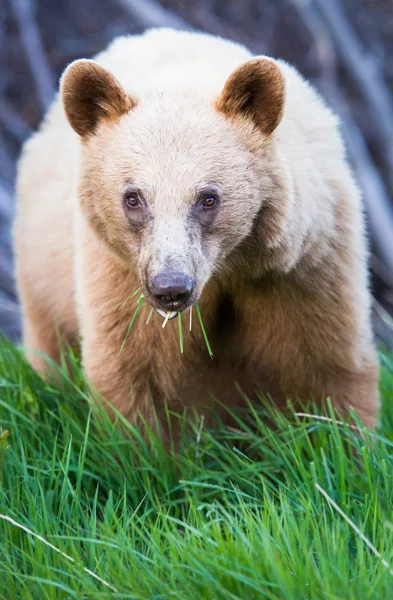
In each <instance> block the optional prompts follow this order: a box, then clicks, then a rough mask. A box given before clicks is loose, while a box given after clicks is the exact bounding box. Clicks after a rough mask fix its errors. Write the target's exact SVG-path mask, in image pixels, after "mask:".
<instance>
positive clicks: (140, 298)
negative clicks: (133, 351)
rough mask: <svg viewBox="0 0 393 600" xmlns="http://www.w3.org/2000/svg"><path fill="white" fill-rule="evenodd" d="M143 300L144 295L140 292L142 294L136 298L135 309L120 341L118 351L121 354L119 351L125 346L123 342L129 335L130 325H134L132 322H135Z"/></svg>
mask: <svg viewBox="0 0 393 600" xmlns="http://www.w3.org/2000/svg"><path fill="white" fill-rule="evenodd" d="M143 300H144V295H143V294H142V295H141V296H140V297H139V299H138V304H137V305H136V309H135V312H134V315H133V317H132V319H131V323H130V324H129V326H128V329H127V333H126V337H125V338H124V340H123V343H122V345H121V348H120V352H119V354H121V353H122V352H123V348H124V346H125V343H126V341H127V338H128V336H129V333H130V331H131V329H132V326H133V325H134V323H135V320H136V318H137V316H138V313H139V311H140V309H141V306H142V303H143Z"/></svg>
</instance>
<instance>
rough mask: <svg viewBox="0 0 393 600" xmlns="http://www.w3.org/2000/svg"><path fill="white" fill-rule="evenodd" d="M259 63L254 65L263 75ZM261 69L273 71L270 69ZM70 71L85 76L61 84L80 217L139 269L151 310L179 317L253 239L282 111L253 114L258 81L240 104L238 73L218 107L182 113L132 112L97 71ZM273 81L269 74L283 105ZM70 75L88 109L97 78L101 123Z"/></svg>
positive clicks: (172, 102)
mask: <svg viewBox="0 0 393 600" xmlns="http://www.w3.org/2000/svg"><path fill="white" fill-rule="evenodd" d="M258 60H259V59H254V61H250V63H254V66H255V65H256V66H257V67H259V66H260V62H257V63H256V62H255V61H258ZM266 62H267V63H268V65H267V66H268V67H269V68H271V65H274V63H273V62H272V61H267V60H266ZM80 63H82V65H81V64H80ZM76 64H77V65H78V67H77V68H78V69H79V70H81V71H80V72H79V73H76V74H75V73H72V72H71V74H70V75H69V76H68V79H67V73H66V74H65V76H64V78H63V98H64V104H65V108H66V113H67V116H68V118H69V120H70V122H71V124H72V125H73V127H74V129H76V131H77V132H78V133H79V134H80V135H82V138H83V141H84V144H83V151H82V169H81V180H80V199H81V206H82V209H83V211H84V213H85V215H86V217H87V218H88V220H89V222H90V224H91V226H92V227H93V229H94V231H95V232H96V234H97V235H98V236H100V238H101V239H102V240H104V242H105V243H106V244H107V245H108V246H109V247H110V248H111V250H112V251H114V252H115V253H116V254H117V255H118V256H119V257H120V258H121V260H122V261H123V262H125V263H129V264H130V265H136V267H137V272H138V275H139V279H140V282H141V288H142V291H143V293H144V295H145V297H146V298H147V299H148V300H149V302H150V303H151V304H152V306H154V307H155V308H156V309H157V310H159V311H161V314H163V315H165V314H166V312H167V311H173V313H174V314H175V311H178V310H184V309H185V308H187V307H188V306H190V305H191V304H193V303H194V302H196V301H198V298H199V297H200V295H201V292H202V289H203V287H204V285H205V284H206V283H207V281H208V280H209V279H210V278H211V276H212V274H213V273H215V272H216V271H218V270H219V269H220V267H221V266H222V265H223V264H224V262H225V258H226V257H227V256H228V254H229V253H230V252H231V251H232V250H233V249H234V248H235V247H236V246H237V245H239V244H240V243H241V241H242V240H244V238H245V237H246V236H247V235H249V233H250V232H251V229H252V226H253V223H254V220H255V218H256V216H257V214H258V212H259V210H260V208H261V204H262V203H263V199H264V189H265V187H269V185H270V182H269V172H268V169H267V168H266V166H267V159H266V160H264V159H265V158H266V157H267V156H268V153H269V146H270V137H269V136H270V133H271V132H272V131H273V129H274V128H275V126H276V125H277V123H278V121H279V119H280V117H281V112H282V106H281V105H280V103H277V102H276V106H277V107H278V108H279V111H278V112H277V111H274V110H273V109H271V114H270V115H267V117H266V115H264V116H263V118H261V116H260V114H258V115H256V116H255V115H254V114H253V102H255V101H256V100H255V98H256V97H257V96H258V93H259V89H258V87H257V84H256V82H255V77H256V75H255V73H254V71H253V72H252V76H253V77H251V88H250V89H249V88H247V89H246V90H245V91H244V92H243V96H242V95H240V96H239V88H241V86H242V84H243V85H244V82H243V81H242V77H243V78H244V73H242V72H241V76H240V77H239V75H237V76H236V72H235V74H233V75H232V76H231V77H232V78H233V77H234V76H236V81H234V82H233V81H231V77H230V78H229V80H228V82H227V84H226V86H225V87H224V90H223V92H222V94H221V96H220V97H219V98H218V99H217V101H216V103H215V104H213V103H212V104H211V105H210V104H209V103H207V102H205V103H203V102H201V101H199V102H198V101H196V100H195V99H192V98H189V99H188V102H187V104H185V100H184V98H183V99H182V102H181V103H180V102H179V101H178V100H177V99H176V98H171V97H165V98H163V97H162V96H161V95H157V97H156V98H155V97H154V96H151V97H150V98H149V101H148V102H146V103H143V102H141V103H140V104H136V103H135V102H134V101H133V100H132V99H130V98H128V97H127V96H126V95H125V93H124V92H123V91H122V89H121V88H120V86H119V84H118V83H117V82H116V80H114V79H113V78H112V76H111V75H109V74H108V73H107V72H106V71H104V70H103V69H102V68H101V67H98V65H96V64H95V63H91V61H79V62H78V63H76ZM248 64H249V63H246V65H248ZM92 65H94V67H93V72H92V71H91V68H92ZM72 68H73V65H71V67H69V69H72ZM96 68H97V69H98V71H97V72H95V69H96ZM240 69H242V67H241V68H240ZM240 69H238V71H240ZM102 71H103V74H102ZM277 73H278V74H279V71H278V69H277V67H276V66H275V65H274V70H273V75H274V77H275V78H276V79H277V78H278V79H277V81H276V87H277V85H278V87H280V85H281V88H280V91H281V95H280V97H281V96H282V98H283V86H282V79H281V78H280V77H279V75H277ZM76 75H79V81H81V80H82V81H84V90H85V98H84V103H85V102H86V77H87V78H88V76H89V75H90V76H92V78H93V83H94V85H92V90H93V91H92V96H93V97H94V93H95V92H96V91H97V89H99V88H100V86H101V88H104V93H105V97H104V98H102V97H101V95H102V93H103V92H102V90H101V89H99V98H98V100H97V97H95V99H94V98H93V106H96V107H98V108H97V110H98V111H104V113H105V114H97V115H95V116H94V111H92V109H91V102H90V107H89V108H90V110H89V112H83V108H84V104H83V105H82V107H81V105H80V102H81V101H80V98H79V97H78V93H77V90H78V88H77V89H75V87H76V86H75V79H76V80H77V81H78V78H77V77H76ZM258 75H259V76H260V77H261V76H262V75H263V73H262V75H261V73H260V72H258ZM97 77H99V79H98V84H97ZM108 77H109V78H111V79H112V80H110V81H106V79H107V78H108ZM103 79H104V80H105V81H104V80H103ZM265 79H266V77H265ZM258 82H259V80H258ZM67 83H68V85H67ZM264 85H265V87H266V85H267V84H266V81H264ZM108 87H109V89H106V88H108ZM105 90H106V91H105ZM246 92H247V94H248V95H247V94H246ZM264 94H266V89H264ZM238 96H239V97H238ZM75 99H76V100H75ZM67 102H68V105H67ZM78 102H79V104H78ZM70 105H71V108H70ZM108 106H109V108H108ZM185 106H186V109H185ZM113 107H115V109H114V108H113ZM92 115H93V116H94V120H92ZM256 125H257V126H256ZM93 132H94V135H92V133H93ZM130 291H132V290H130Z"/></svg>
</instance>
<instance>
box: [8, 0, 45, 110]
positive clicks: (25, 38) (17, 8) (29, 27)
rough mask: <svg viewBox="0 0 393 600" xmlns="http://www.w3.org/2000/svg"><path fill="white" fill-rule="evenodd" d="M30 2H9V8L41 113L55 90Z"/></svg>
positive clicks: (27, 0)
mask: <svg viewBox="0 0 393 600" xmlns="http://www.w3.org/2000/svg"><path fill="white" fill-rule="evenodd" d="M32 2H33V0H11V6H12V9H13V11H14V15H15V18H16V19H17V21H18V24H19V29H20V34H21V38H22V44H23V46H24V49H25V53H26V58H27V61H28V63H29V67H30V70H31V73H32V75H33V78H34V81H35V84H36V86H37V93H38V97H39V100H40V103H41V106H42V109H43V111H46V110H47V108H48V106H49V104H50V102H51V101H52V98H53V96H54V93H55V89H54V86H53V82H52V74H51V70H50V68H49V65H48V62H47V60H46V56H45V52H44V48H43V45H42V41H41V36H40V32H39V29H38V27H37V24H36V22H35V20H34V14H33V12H34V11H33V7H32Z"/></svg>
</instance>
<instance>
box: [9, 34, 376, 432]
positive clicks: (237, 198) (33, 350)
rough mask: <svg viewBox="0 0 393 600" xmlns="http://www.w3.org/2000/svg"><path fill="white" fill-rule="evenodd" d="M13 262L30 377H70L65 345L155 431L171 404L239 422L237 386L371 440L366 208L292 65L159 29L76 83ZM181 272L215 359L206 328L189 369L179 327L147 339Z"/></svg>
mask: <svg viewBox="0 0 393 600" xmlns="http://www.w3.org/2000/svg"><path fill="white" fill-rule="evenodd" d="M97 63H98V64H97ZM61 100H62V102H63V104H62V102H61ZM65 113H66V114H65ZM70 125H71V126H70ZM78 134H79V136H78ZM127 186H128V187H129V186H131V188H132V190H134V189H135V186H137V190H138V191H137V192H135V194H136V195H137V202H138V208H137V210H136V211H133V210H132V209H131V210H129V209H127V208H125V205H124V194H125V193H127V194H128V193H129V192H125V191H124V190H125V189H128V188H127ZM211 189H213V192H211ZM206 190H207V191H206ZM133 193H134V192H132V194H133ZM209 193H210V194H214V197H216V196H217V198H218V199H219V204H218V206H215V207H214V209H213V210H212V211H210V212H209V211H207V210H205V209H204V208H201V207H202V205H201V204H200V201H199V198H200V197H203V195H204V194H205V195H206V194H209ZM132 194H131V195H132ZM201 194H202V196H201ZM142 197H143V202H142V201H140V198H142ZM217 202H218V200H217ZM203 206H204V205H203ZM15 249H16V266H17V281H18V286H19V292H20V298H21V303H22V310H23V331H24V346H25V347H26V350H27V351H28V356H29V359H30V361H31V363H32V365H33V366H34V367H35V368H36V369H37V370H40V371H45V369H46V368H47V363H46V361H45V359H44V357H43V356H42V353H44V354H47V355H49V356H50V357H51V358H52V359H54V360H59V337H58V333H59V334H60V337H61V338H63V339H66V340H72V339H74V338H78V337H79V336H81V340H82V358H83V364H84V368H85V371H86V373H87V376H88V378H89V380H90V381H91V382H92V383H93V384H94V386H95V387H96V388H97V389H98V390H99V391H100V392H101V393H102V394H103V395H104V396H105V397H106V398H107V399H108V400H109V401H110V402H111V403H112V404H113V405H114V406H115V407H116V408H117V409H118V410H120V411H121V412H122V413H123V414H124V415H125V416H126V417H127V418H129V419H131V420H132V419H133V418H134V416H135V415H136V414H137V413H138V412H140V413H141V414H142V415H143V416H144V417H145V418H146V419H147V421H149V420H151V415H152V412H153V411H152V403H154V405H155V409H156V411H157V414H158V416H159V417H162V416H163V414H164V408H163V407H164V403H165V402H167V403H168V404H169V407H170V408H172V409H174V410H179V409H180V410H182V408H183V407H184V406H196V405H197V404H198V403H202V404H203V403H206V402H208V401H209V397H211V396H214V397H216V398H218V399H219V400H220V401H221V402H222V403H224V404H226V405H229V406H231V405H236V404H239V403H240V401H241V394H240V393H239V390H238V386H240V388H241V390H243V391H244V392H245V393H246V394H248V395H250V396H252V395H253V394H254V393H255V391H256V390H259V391H261V392H266V393H269V394H270V395H271V396H272V397H273V398H274V400H275V401H276V402H277V404H278V405H282V406H283V405H284V403H285V402H286V400H287V399H288V398H291V399H293V400H296V398H301V399H303V400H308V399H310V398H314V399H315V400H317V401H321V400H322V398H324V397H326V396H330V397H331V398H332V400H333V402H334V404H335V406H336V407H337V408H338V409H339V410H341V411H342V412H343V413H344V414H345V413H346V412H347V411H348V409H349V407H353V408H354V409H355V410H356V411H357V413H358V414H359V416H360V417H361V419H362V420H363V421H364V423H365V424H366V425H368V426H370V427H374V426H375V424H376V418H377V409H378V392H377V381H378V367H377V356H376V350H375V346H374V342H373V336H372V331H371V326H370V298H371V297H370V292H369V289H368V276H367V244H366V239H365V232H364V219H363V214H362V206H361V199H360V194H359V190H358V189H357V187H356V185H355V183H354V181H353V178H352V175H351V172H350V169H349V167H348V165H347V161H346V158H345V151H344V148H343V144H342V141H341V137H340V134H339V131H338V124H337V119H336V118H335V116H334V115H333V114H332V113H331V111H330V110H329V109H328V108H327V107H326V106H325V104H324V103H323V102H322V101H321V99H320V98H319V96H318V95H317V94H316V92H315V91H314V90H313V89H312V88H311V87H310V86H309V85H308V84H307V83H306V82H305V81H304V80H303V79H302V77H301V76H300V75H299V74H298V73H297V71H296V70H295V69H294V68H292V67H291V66H289V65H288V64H286V63H285V62H283V61H279V60H278V61H273V60H271V59H268V58H266V57H255V58H253V57H252V56H251V55H250V53H249V52H248V50H246V49H245V48H244V47H242V46H240V45H237V44H235V43H232V42H229V41H226V40H223V39H220V38H216V37H212V36H209V35H205V34H199V33H198V34H197V33H186V32H177V31H172V30H168V29H161V30H151V31H148V32H147V33H145V34H144V35H141V36H129V37H123V38H119V39H117V40H115V42H114V43H113V44H112V45H111V46H110V47H109V48H108V50H106V51H105V52H103V53H102V54H100V55H99V56H98V57H97V59H96V62H95V61H76V62H75V63H73V64H72V65H70V66H69V67H68V69H67V70H66V72H65V74H64V75H63V78H62V81H61V98H59V99H57V100H56V102H55V103H54V105H53V106H52V108H51V109H50V111H49V114H48V115H47V117H46V119H45V121H44V123H43V125H42V126H41V128H40V130H39V132H38V133H36V134H35V135H34V136H33V137H32V138H31V139H30V140H29V141H28V142H27V143H26V145H25V147H24V150H23V155H22V158H21V160H20V164H19V173H18V182H17V217H16V224H15ZM168 268H169V269H172V270H173V269H174V270H176V271H182V272H184V273H187V274H188V275H190V276H191V277H193V278H194V279H195V282H196V283H195V288H194V291H193V297H192V301H193V302H195V301H198V302H199V305H200V308H201V313H202V317H203V320H204V323H205V328H206V330H207V333H208V336H209V340H210V343H211V346H212V348H213V352H214V355H215V358H214V360H211V359H210V357H209V355H208V353H207V351H206V347H205V344H204V340H203V337H202V333H201V331H200V328H199V325H198V323H197V320H196V316H195V312H194V318H193V328H192V331H191V332H189V331H188V318H187V319H186V316H188V314H189V310H187V312H186V313H185V315H183V331H184V354H181V353H180V351H179V337H178V324H177V319H174V320H173V321H169V322H168V323H167V325H166V327H165V329H163V328H162V318H161V317H160V316H158V315H157V314H154V315H153V317H152V319H151V321H150V322H149V324H148V325H146V319H147V316H148V314H149V311H150V304H149V302H151V303H152V304H153V305H155V301H154V299H152V298H151V297H150V295H149V285H150V281H151V278H152V277H154V276H155V275H157V273H160V272H161V271H162V270H165V269H168ZM137 288H141V292H143V293H144V294H145V296H146V299H147V301H146V300H145V302H144V304H143V305H142V308H141V312H140V315H139V317H138V319H137V320H136V321H135V324H134V326H133V329H132V331H131V333H130V336H129V338H128V340H127V342H126V344H125V346H124V349H123V351H122V352H121V353H119V350H120V348H121V345H122V342H123V340H124V337H125V334H126V330H127V327H128V325H129V323H130V320H131V318H132V315H133V313H134V310H135V304H136V298H137V297H135V298H134V299H133V300H132V301H130V302H128V303H126V304H125V306H124V307H123V308H122V309H121V310H119V306H120V305H121V303H122V302H123V301H124V300H125V299H126V298H127V296H129V295H130V293H131V292H133V291H134V290H136V289H137ZM236 384H238V386H237V385H236Z"/></svg>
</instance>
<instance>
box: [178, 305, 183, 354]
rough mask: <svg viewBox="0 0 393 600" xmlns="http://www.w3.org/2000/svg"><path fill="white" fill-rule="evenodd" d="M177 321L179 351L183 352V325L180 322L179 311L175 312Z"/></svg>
mask: <svg viewBox="0 0 393 600" xmlns="http://www.w3.org/2000/svg"><path fill="white" fill-rule="evenodd" d="M177 322H178V324H179V344H180V352H181V353H182V354H183V350H184V347H183V326H182V322H181V312H180V311H179V312H178V313H177Z"/></svg>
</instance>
